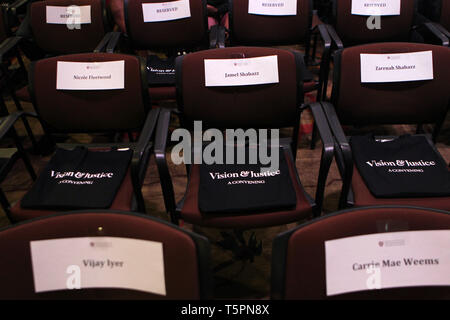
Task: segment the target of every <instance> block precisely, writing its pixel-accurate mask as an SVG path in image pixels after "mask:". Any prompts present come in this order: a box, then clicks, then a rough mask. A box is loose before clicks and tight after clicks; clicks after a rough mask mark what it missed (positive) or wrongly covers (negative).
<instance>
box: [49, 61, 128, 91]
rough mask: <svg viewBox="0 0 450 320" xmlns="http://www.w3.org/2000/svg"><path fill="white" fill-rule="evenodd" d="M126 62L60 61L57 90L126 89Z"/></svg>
mask: <svg viewBox="0 0 450 320" xmlns="http://www.w3.org/2000/svg"><path fill="white" fill-rule="evenodd" d="M124 73H125V61H124V60H120V61H108V62H67V61H58V64H57V71H56V89H57V90H113V89H124V88H125V75H124Z"/></svg>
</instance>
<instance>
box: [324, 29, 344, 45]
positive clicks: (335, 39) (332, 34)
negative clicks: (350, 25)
mask: <svg viewBox="0 0 450 320" xmlns="http://www.w3.org/2000/svg"><path fill="white" fill-rule="evenodd" d="M326 26H327V30H328V34H329V35H330V37H331V39H332V41H333V43H334V44H335V45H336V48H337V49H338V50H340V49H344V43H343V42H342V40H341V38H339V36H338V34H337V32H336V30H335V29H334V28H333V26H332V25H331V24H327V25H326Z"/></svg>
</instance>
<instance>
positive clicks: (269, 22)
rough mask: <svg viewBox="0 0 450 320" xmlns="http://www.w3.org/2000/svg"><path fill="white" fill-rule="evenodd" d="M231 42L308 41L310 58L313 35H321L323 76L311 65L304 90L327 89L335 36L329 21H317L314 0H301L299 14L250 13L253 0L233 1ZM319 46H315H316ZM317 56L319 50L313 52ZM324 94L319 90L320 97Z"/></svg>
mask: <svg viewBox="0 0 450 320" xmlns="http://www.w3.org/2000/svg"><path fill="white" fill-rule="evenodd" d="M229 7H230V9H229V24H230V30H229V43H230V45H231V46H281V45H304V46H305V61H306V62H307V63H308V62H309V60H310V59H309V56H310V42H311V36H312V35H313V36H314V39H315V42H317V36H318V35H320V37H321V40H322V41H323V45H324V47H323V54H322V57H323V59H322V60H321V66H320V67H321V68H320V71H321V72H320V74H319V80H318V81H315V80H314V79H313V74H312V73H311V72H309V71H308V70H307V69H306V70H305V72H304V77H305V79H304V81H303V91H304V92H310V91H314V90H317V91H318V93H321V92H322V90H323V87H322V86H323V77H324V73H323V72H324V71H326V70H325V67H326V66H328V63H329V62H328V61H327V58H328V57H329V50H330V46H331V39H330V37H329V35H328V33H327V30H326V27H325V25H322V24H319V25H313V3H312V1H311V0H297V13H296V15H286V16H269V15H259V14H250V13H248V11H249V0H232V1H230V2H229ZM314 49H315V47H314ZM312 56H313V57H314V56H315V52H314V53H313V54H312ZM320 97H321V95H320V94H318V98H319V99H320Z"/></svg>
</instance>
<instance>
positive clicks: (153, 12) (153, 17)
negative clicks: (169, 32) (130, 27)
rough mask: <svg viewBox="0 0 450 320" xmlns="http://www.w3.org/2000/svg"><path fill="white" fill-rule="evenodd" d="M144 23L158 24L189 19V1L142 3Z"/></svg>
mask: <svg viewBox="0 0 450 320" xmlns="http://www.w3.org/2000/svg"><path fill="white" fill-rule="evenodd" d="M142 12H143V14H144V22H160V21H170V20H178V19H184V18H189V17H190V16H191V9H190V5H189V0H178V1H170V2H159V3H143V4H142Z"/></svg>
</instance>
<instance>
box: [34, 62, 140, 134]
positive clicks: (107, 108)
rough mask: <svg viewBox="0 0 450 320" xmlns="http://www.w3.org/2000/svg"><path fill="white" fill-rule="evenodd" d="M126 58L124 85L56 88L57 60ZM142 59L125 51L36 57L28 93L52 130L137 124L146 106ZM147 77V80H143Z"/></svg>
mask: <svg viewBox="0 0 450 320" xmlns="http://www.w3.org/2000/svg"><path fill="white" fill-rule="evenodd" d="M121 60H123V61H125V74H124V76H125V77H124V84H125V88H124V89H118V90H57V89H56V78H57V76H56V75H57V63H58V61H71V62H106V61H121ZM142 69H144V70H145V62H144V61H141V60H140V59H139V58H137V57H135V56H131V55H124V54H110V53H85V54H75V55H66V56H60V57H53V58H48V59H43V60H39V61H37V62H36V63H35V64H34V67H33V68H32V69H31V70H30V80H31V83H30V85H31V91H32V92H31V94H32V97H33V98H34V101H35V107H36V109H37V111H38V113H39V115H40V117H41V120H42V121H43V122H44V123H45V124H47V126H49V128H50V129H51V130H52V131H54V132H73V133H76V132H106V131H125V130H130V129H138V128H140V127H141V126H142V125H143V124H144V121H145V117H146V114H147V112H148V110H149V106H148V105H146V103H145V94H146V93H147V94H148V92H147V89H146V88H144V89H143V85H142ZM145 81H146V80H145Z"/></svg>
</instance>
